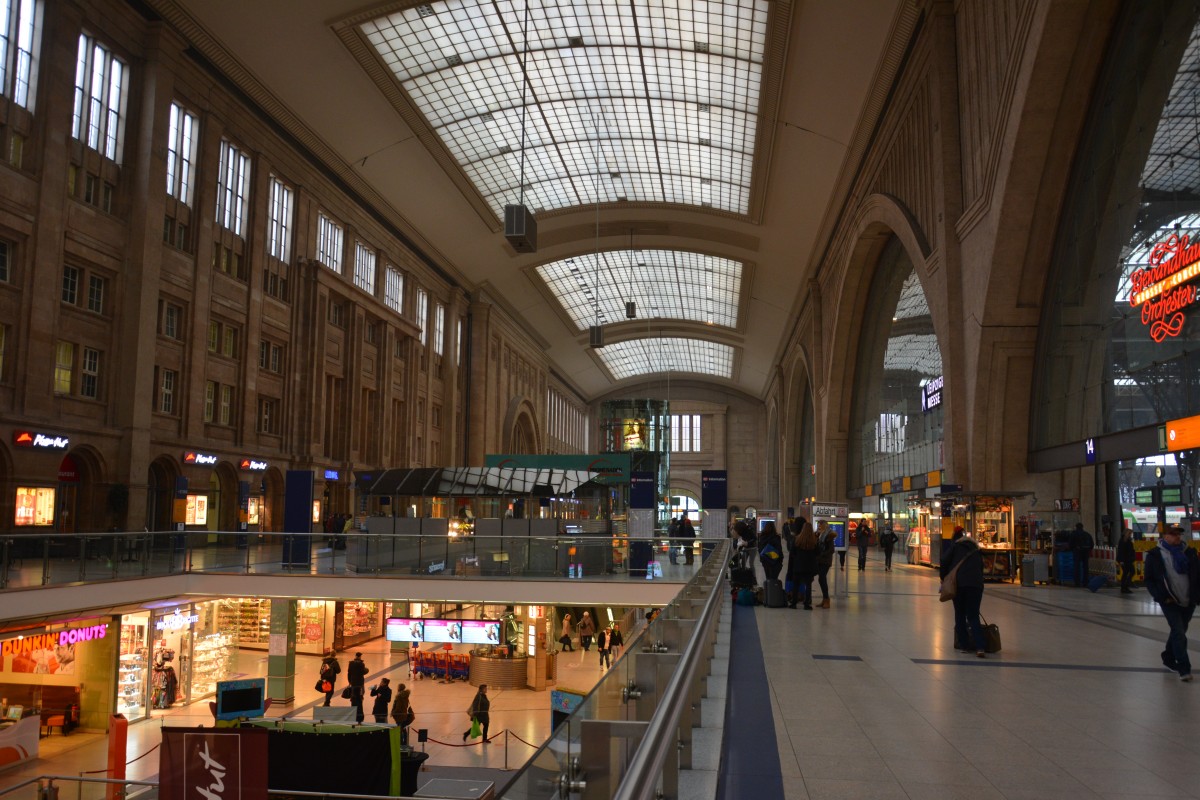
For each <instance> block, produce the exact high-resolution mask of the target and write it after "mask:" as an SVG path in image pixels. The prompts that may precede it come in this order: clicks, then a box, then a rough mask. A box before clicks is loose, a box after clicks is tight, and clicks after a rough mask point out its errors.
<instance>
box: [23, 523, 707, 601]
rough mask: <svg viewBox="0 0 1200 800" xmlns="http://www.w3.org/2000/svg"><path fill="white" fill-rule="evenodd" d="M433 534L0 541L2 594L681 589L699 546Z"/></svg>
mask: <svg viewBox="0 0 1200 800" xmlns="http://www.w3.org/2000/svg"><path fill="white" fill-rule="evenodd" d="M434 522H442V523H444V522H445V520H435V521H434ZM432 527H434V528H435V532H432V533H417V534H413V533H405V532H402V533H387V532H381V533H339V534H285V533H237V532H228V531H185V532H134V533H129V532H122V533H88V534H53V535H44V534H24V533H12V534H4V535H0V590H5V589H8V590H11V589H28V588H36V587H39V586H55V585H69V584H76V583H85V582H86V583H95V582H98V581H120V580H132V579H137V578H146V577H161V576H166V575H176V574H183V573H233V574H290V575H298V574H299V575H356V576H363V575H365V576H378V577H391V578H395V577H401V576H404V577H410V576H412V577H416V576H420V577H429V578H438V577H453V578H456V579H460V578H464V577H466V578H473V577H487V578H516V579H521V580H528V579H531V578H533V579H541V578H586V579H606V578H610V577H611V578H615V579H623V578H644V577H645V570H646V567H647V564H648V563H650V562H656V563H657V564H658V569H657V570H656V571H655V572H654V573H653V574H654V576H655V577H661V578H665V579H668V580H674V581H685V580H688V579H689V578H691V576H692V575H693V574H695V571H696V568H697V566H698V564H699V561H700V559H699V557H698V553H699V549H700V548H699V544H700V542H701V541H704V540H696V541H694V542H693V543H691V544H692V547H691V551H692V552H691V556H690V558H689V557H687V556H686V555H685V553H683V552H681V551H680V543H679V542H676V543H675V546H674V548H672V547H671V546H669V545H668V543H667V539H666V538H665V537H662V538H659V537H654V538H651V539H630V538H627V537H624V536H612V535H601V534H583V535H572V536H567V535H557V536H533V535H524V536H510V535H481V534H475V535H470V536H454V535H449V534H448V533H447V530H446V529H445V526H444V525H443V526H441V527H440V529H438V526H432ZM706 546H709V547H711V543H710V544H708V545H706ZM672 549H674V552H672ZM686 549H687V548H686V546H685V550H686ZM676 561H678V562H679V563H673V562H676Z"/></svg>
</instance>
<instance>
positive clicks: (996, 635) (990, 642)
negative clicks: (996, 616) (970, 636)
mask: <svg viewBox="0 0 1200 800" xmlns="http://www.w3.org/2000/svg"><path fill="white" fill-rule="evenodd" d="M979 621H980V622H981V623H982V627H983V650H984V652H985V653H999V652H1000V626H999V625H996V624H995V623H994V622H988V621H987V620H986V619H984V618H983V615H982V614H980V615H979Z"/></svg>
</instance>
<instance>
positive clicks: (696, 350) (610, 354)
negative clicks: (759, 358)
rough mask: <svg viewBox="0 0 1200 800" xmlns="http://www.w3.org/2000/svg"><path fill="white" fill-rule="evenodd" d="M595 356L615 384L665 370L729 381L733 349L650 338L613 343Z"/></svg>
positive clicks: (694, 341)
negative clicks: (625, 379) (618, 381)
mask: <svg viewBox="0 0 1200 800" xmlns="http://www.w3.org/2000/svg"><path fill="white" fill-rule="evenodd" d="M595 352H596V355H598V356H599V357H600V360H601V361H603V362H604V366H605V367H607V368H608V371H609V372H611V373H612V376H613V378H615V379H616V380H622V379H623V378H633V377H635V376H637V375H647V374H650V373H655V372H667V371H668V370H670V371H671V372H695V373H699V374H701V375H715V376H716V377H718V378H733V348H732V347H730V346H729V345H727V344H720V343H718V342H708V341H704V340H702V339H682V338H678V337H652V338H646V339H628V340H626V341H623V342H614V343H613V344H610V345H606V346H604V347H601V348H599V349H598V350H596V351H595Z"/></svg>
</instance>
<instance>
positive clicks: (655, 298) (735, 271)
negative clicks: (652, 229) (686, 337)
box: [537, 250, 742, 330]
mask: <svg viewBox="0 0 1200 800" xmlns="http://www.w3.org/2000/svg"><path fill="white" fill-rule="evenodd" d="M537 273H538V275H539V276H540V277H541V279H542V280H543V281H545V282H546V285H547V286H548V287H549V288H550V291H551V292H552V293H553V294H554V297H555V298H556V299H557V300H558V302H559V303H560V304H562V307H563V309H564V310H566V312H567V314H568V315H569V316H570V317H571V321H572V322H574V323H575V327H576V328H578V329H579V330H584V329H586V328H587V327H588V326H589V325H593V324H596V323H597V321H599V324H601V325H604V324H607V323H610V322H618V321H620V320H622V319H624V318H625V302H626V301H629V300H632V301H634V302H636V303H637V312H638V318H639V319H679V320H686V321H689V322H699V323H702V324H705V325H720V326H722V327H725V328H735V327H737V321H738V320H737V312H738V295H739V293H740V291H741V287H742V265H741V264H740V263H738V262H737V261H730V260H729V259H726V258H716V257H714V256H706V255H702V254H700V253H687V252H682V251H678V250H615V251H610V252H604V253H589V254H586V255H581V256H575V257H574V258H566V259H563V260H561V261H555V262H553V263H550V264H543V265H542V266H540V267H538V268H537Z"/></svg>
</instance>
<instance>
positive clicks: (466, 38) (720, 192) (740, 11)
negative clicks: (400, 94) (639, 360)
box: [360, 0, 769, 217]
mask: <svg viewBox="0 0 1200 800" xmlns="http://www.w3.org/2000/svg"><path fill="white" fill-rule="evenodd" d="M768 5H769V4H768V2H767V0H711V1H706V0H654V2H647V0H632V2H615V0H572V2H561V3H560V2H557V1H556V0H532V2H529V3H522V2H508V1H507V0H497V1H495V2H493V0H486V1H485V0H456V1H455V2H436V3H427V4H421V5H414V6H412V7H410V8H406V9H403V10H400V11H396V12H393V13H390V14H387V15H385V16H381V17H379V18H377V19H374V20H371V21H368V22H366V23H363V24H362V25H360V30H361V32H362V35H363V36H365V37H366V38H367V40H368V42H369V43H370V45H371V46H372V47H373V48H374V49H375V51H376V52H377V53H378V54H379V56H380V58H381V59H382V61H383V63H384V65H385V66H386V68H387V69H389V70H390V71H391V72H392V74H393V75H394V76H395V78H396V80H397V81H398V82H399V83H400V85H401V87H402V88H403V89H404V91H405V92H407V94H408V96H409V98H410V99H411V100H412V102H413V104H414V105H415V107H416V108H417V109H418V110H419V111H420V112H421V113H422V114H423V115H424V116H425V118H426V120H427V122H428V124H429V126H430V128H431V129H432V130H434V131H435V132H436V133H437V134H438V136H439V137H440V138H441V140H442V142H443V143H444V144H445V146H446V148H447V149H448V150H449V152H450V153H451V154H452V155H453V156H454V158H455V159H456V160H457V161H458V163H459V165H460V166H461V167H462V169H463V171H464V172H465V173H466V175H467V176H468V177H469V178H470V180H471V181H472V182H473V183H474V185H475V187H476V188H477V189H478V190H479V192H480V194H481V195H482V196H483V197H484V198H485V199H486V200H487V202H488V203H489V205H490V206H491V207H492V209H493V210H494V211H495V212H496V215H497V217H499V216H501V215H502V214H503V209H504V206H505V205H507V204H515V203H524V205H526V206H528V207H529V208H532V209H533V210H534V211H535V212H542V211H552V210H555V209H562V208H572V207H579V206H587V205H593V204H598V203H615V202H620V201H629V202H661V203H674V204H682V205H690V206H698V207H711V208H713V209H717V210H720V211H726V212H731V213H735V214H745V213H747V211H748V206H749V196H750V176H751V169H752V161H753V155H754V145H755V128H756V126H757V124H758V106H759V92H760V84H761V73H762V64H763V50H764V44H765V41H766V34H767V10H768ZM522 74H524V75H525V77H526V80H522ZM522 187H523V189H522Z"/></svg>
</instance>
